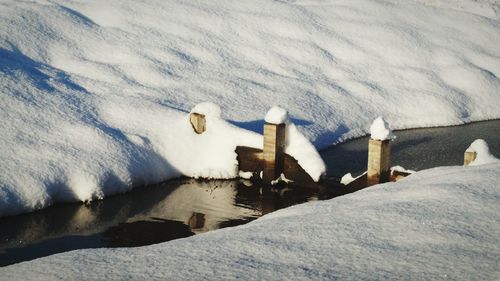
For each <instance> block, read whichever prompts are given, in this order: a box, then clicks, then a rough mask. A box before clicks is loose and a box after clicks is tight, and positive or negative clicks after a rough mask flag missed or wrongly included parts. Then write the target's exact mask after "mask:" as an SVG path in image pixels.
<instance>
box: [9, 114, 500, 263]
mask: <svg viewBox="0 0 500 281" xmlns="http://www.w3.org/2000/svg"><path fill="white" fill-rule="evenodd" d="M395 134H396V136H397V138H396V140H395V141H394V142H393V143H392V154H391V161H392V164H393V165H401V166H404V167H405V168H407V169H412V170H421V169H426V168H432V167H436V166H443V165H462V163H463V153H464V151H465V150H466V149H467V147H468V146H469V145H470V143H471V142H472V141H473V140H474V139H477V138H483V139H485V140H486V141H487V142H488V143H489V145H490V149H491V151H492V153H493V154H494V155H496V156H497V157H498V156H500V121H499V120H496V121H488V122H479V123H473V124H469V125H465V126H456V127H446V128H431V129H416V130H405V131H398V132H396V133H395ZM367 147H368V138H367V137H365V138H360V139H356V140H352V141H349V142H346V143H344V144H340V145H337V146H334V147H331V148H329V149H326V150H324V151H322V152H321V155H322V157H323V159H324V160H325V162H326V164H327V167H328V175H329V176H330V177H333V178H340V177H341V176H342V175H344V174H345V173H347V172H352V173H353V174H360V173H362V172H363V171H364V170H365V169H366V163H367ZM353 191H355V190H349V189H346V188H339V187H333V186H332V187H330V188H328V183H327V184H326V188H323V189H310V188H303V187H300V186H293V185H292V186H288V187H285V188H281V189H273V190H271V189H268V188H262V187H261V186H258V185H254V184H253V183H251V182H249V181H246V180H225V181H221V180H211V181H208V180H194V179H177V180H171V181H168V182H165V183H162V184H158V185H154V186H149V187H144V188H136V189H134V190H132V191H131V192H128V193H126V194H122V195H117V196H112V197H108V198H106V199H105V200H102V201H95V202H92V203H90V204H83V203H71V204H58V205H55V206H52V207H49V208H47V209H44V210H41V211H37V212H33V213H29V214H23V215H18V216H12V217H6V218H0V266H4V265H8V264H13V263H17V262H21V261H26V260H31V259H35V258H38V257H43V256H47V255H51V254H55V253H60V252H65V251H70V250H75V249H81V248H101V247H136V246H143V245H150V244H155V243H160V242H164V241H169V240H173V239H178V238H182V237H188V236H191V235H194V234H198V233H203V232H206V231H210V230H214V229H218V228H224V227H230V226H236V225H240V224H244V223H247V222H250V221H252V220H254V219H256V218H258V217H260V216H262V215H263V214H266V213H269V212H272V211H274V210H277V209H280V208H285V207H288V206H291V205H294V204H299V203H303V202H307V201H314V200H324V199H329V198H333V197H335V196H340V195H343V194H346V193H349V192H353Z"/></svg>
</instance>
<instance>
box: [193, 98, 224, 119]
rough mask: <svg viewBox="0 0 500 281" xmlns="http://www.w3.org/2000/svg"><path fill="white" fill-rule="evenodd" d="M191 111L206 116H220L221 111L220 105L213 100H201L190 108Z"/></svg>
mask: <svg viewBox="0 0 500 281" xmlns="http://www.w3.org/2000/svg"><path fill="white" fill-rule="evenodd" d="M191 113H198V114H202V115H205V117H207V118H210V117H212V118H221V115H222V112H221V109H220V106H218V105H217V104H215V103H213V102H202V103H199V104H197V105H196V106H195V107H193V109H191Z"/></svg>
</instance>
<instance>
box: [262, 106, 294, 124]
mask: <svg viewBox="0 0 500 281" xmlns="http://www.w3.org/2000/svg"><path fill="white" fill-rule="evenodd" d="M264 121H266V122H267V123H269V124H283V123H287V122H288V112H287V111H286V110H285V109H283V108H281V107H279V106H273V107H271V109H269V111H268V112H267V113H266V117H265V118H264Z"/></svg>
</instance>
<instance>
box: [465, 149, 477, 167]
mask: <svg viewBox="0 0 500 281" xmlns="http://www.w3.org/2000/svg"><path fill="white" fill-rule="evenodd" d="M476 157H477V152H475V151H465V153H464V166H467V165H469V164H470V163H472V162H474V160H476Z"/></svg>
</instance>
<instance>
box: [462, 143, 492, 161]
mask: <svg viewBox="0 0 500 281" xmlns="http://www.w3.org/2000/svg"><path fill="white" fill-rule="evenodd" d="M497 161H499V160H498V159H497V158H496V157H495V156H493V155H492V154H491V153H490V149H489V147H488V143H486V141H484V140H483V139H477V140H475V141H473V142H472V144H471V145H470V146H469V147H468V148H467V150H465V155H464V165H466V166H467V165H470V166H476V165H484V164H489V163H493V162H497Z"/></svg>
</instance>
